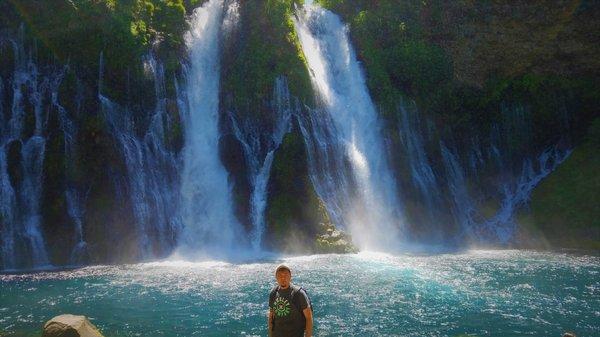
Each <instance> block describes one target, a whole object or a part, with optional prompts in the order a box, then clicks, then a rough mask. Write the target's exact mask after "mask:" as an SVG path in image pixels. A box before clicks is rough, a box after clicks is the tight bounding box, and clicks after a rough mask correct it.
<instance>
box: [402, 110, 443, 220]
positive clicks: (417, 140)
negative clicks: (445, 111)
mask: <svg viewBox="0 0 600 337" xmlns="http://www.w3.org/2000/svg"><path fill="white" fill-rule="evenodd" d="M398 109H399V111H400V140H401V142H402V145H403V147H404V149H405V151H406V157H407V160H408V163H409V167H410V176H411V181H412V183H413V185H414V187H416V189H417V191H418V192H419V193H420V195H421V198H422V200H423V201H424V203H425V206H426V208H427V216H428V220H429V222H431V223H432V222H434V221H435V215H434V211H435V210H436V209H437V208H438V207H439V206H440V205H441V203H442V200H441V197H440V195H439V193H435V191H436V190H438V181H437V179H436V177H435V173H434V171H433V168H432V166H431V164H430V162H429V159H428V156H427V152H426V151H425V142H424V139H423V136H422V134H423V131H422V129H421V127H420V123H419V122H420V120H419V116H418V110H417V108H416V105H415V104H414V102H413V103H412V104H407V103H405V102H400V105H399V107H398Z"/></svg>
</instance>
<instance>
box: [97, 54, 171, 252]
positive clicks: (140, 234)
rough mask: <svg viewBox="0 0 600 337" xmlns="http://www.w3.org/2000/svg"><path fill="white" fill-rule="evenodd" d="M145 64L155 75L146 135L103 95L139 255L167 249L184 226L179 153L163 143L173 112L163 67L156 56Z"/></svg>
mask: <svg viewBox="0 0 600 337" xmlns="http://www.w3.org/2000/svg"><path fill="white" fill-rule="evenodd" d="M100 63H101V64H102V62H100ZM144 64H145V68H146V70H147V71H148V72H149V73H150V75H151V76H152V77H153V79H154V83H155V95H156V106H155V110H154V113H153V114H151V116H150V122H149V127H148V129H147V131H146V132H145V134H144V135H143V137H141V139H140V138H139V137H137V136H136V128H135V124H134V121H133V117H132V116H131V112H130V111H129V110H128V109H127V108H124V107H121V106H120V105H118V104H116V103H114V102H112V101H111V100H109V99H108V98H107V97H105V96H104V95H102V94H101V93H100V94H99V95H98V98H99V100H100V104H101V109H102V113H103V114H104V117H105V119H106V121H107V124H108V128H109V130H110V132H111V134H112V135H113V137H114V139H115V140H116V141H117V142H118V144H119V145H120V148H119V150H120V152H121V155H122V156H123V158H124V160H125V164H126V167H127V185H128V192H129V196H130V198H131V203H132V207H133V214H134V216H135V225H136V234H137V235H136V238H137V240H138V255H139V256H138V258H139V259H147V258H151V257H155V256H161V255H165V254H166V253H168V252H169V251H170V249H171V248H172V246H173V245H174V243H175V237H176V234H177V233H178V232H179V230H180V223H179V219H178V217H177V212H176V202H177V200H178V189H177V180H176V172H177V167H178V165H177V160H176V157H175V154H174V153H173V152H171V151H169V150H168V149H167V148H166V146H165V144H164V140H165V123H166V124H167V126H168V125H170V117H169V116H168V114H167V112H166V103H165V100H166V98H165V92H164V79H163V78H164V77H163V69H162V66H161V65H160V64H158V63H157V62H156V60H155V59H154V58H153V57H152V56H148V57H147V58H146V59H145V60H144ZM101 72H102V70H101ZM100 78H102V76H100ZM100 88H101V85H100Z"/></svg>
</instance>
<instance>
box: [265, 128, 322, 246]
mask: <svg viewBox="0 0 600 337" xmlns="http://www.w3.org/2000/svg"><path fill="white" fill-rule="evenodd" d="M267 204H268V209H267V212H266V220H267V228H268V230H267V241H268V242H269V243H270V244H271V245H273V246H274V247H275V248H278V249H281V250H292V251H299V250H300V251H304V252H307V251H313V249H314V248H315V247H314V246H315V244H316V243H317V242H316V234H317V233H318V232H319V224H322V223H328V222H329V220H328V217H327V213H326V211H325V209H324V207H322V203H321V202H320V200H319V198H318V196H317V194H316V193H315V191H314V189H313V185H312V183H311V181H310V178H309V176H308V163H307V159H306V150H305V148H304V141H303V139H302V136H301V135H300V133H299V131H297V130H295V131H294V132H292V133H288V134H287V135H286V136H285V137H284V139H283V142H282V144H281V146H280V147H279V149H278V150H277V152H276V153H275V158H274V159H273V168H272V171H271V178H270V181H269V193H268V203H267ZM294 244H297V246H294Z"/></svg>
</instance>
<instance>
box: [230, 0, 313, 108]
mask: <svg viewBox="0 0 600 337" xmlns="http://www.w3.org/2000/svg"><path fill="white" fill-rule="evenodd" d="M294 3H295V1H293V0H266V1H244V2H242V3H241V8H240V12H241V19H240V23H239V24H240V26H241V27H243V28H242V29H241V31H239V32H238V36H237V38H235V41H234V45H233V46H232V47H231V50H230V53H233V55H225V60H224V61H225V62H223V67H224V68H223V91H224V93H225V94H228V95H231V97H232V98H233V105H234V106H236V107H237V108H238V109H239V110H242V111H243V112H248V111H250V110H252V109H254V110H258V108H257V107H260V106H262V105H263V103H264V102H265V101H266V100H269V99H270V95H271V93H272V92H273V85H274V83H275V79H276V78H277V77H278V76H281V75H284V76H286V77H287V79H288V83H289V84H290V91H291V93H292V95H294V96H296V97H298V98H300V99H301V100H303V101H310V100H311V99H312V91H311V85H310V79H309V76H308V71H307V69H306V66H305V64H304V56H303V54H302V50H301V48H300V46H299V42H298V38H297V36H296V32H295V29H294V24H293V21H292V15H293V11H294ZM252 112H253V113H257V112H259V111H252Z"/></svg>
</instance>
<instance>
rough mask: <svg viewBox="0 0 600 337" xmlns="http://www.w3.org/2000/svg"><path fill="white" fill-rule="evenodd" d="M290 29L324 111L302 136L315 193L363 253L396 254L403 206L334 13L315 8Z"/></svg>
mask: <svg viewBox="0 0 600 337" xmlns="http://www.w3.org/2000/svg"><path fill="white" fill-rule="evenodd" d="M294 23H295V27H296V30H297V32H298V35H299V38H300V43H301V45H302V49H303V51H304V55H305V56H306V60H307V62H308V67H309V68H310V74H311V80H312V83H313V87H314V88H315V91H316V92H317V96H318V98H319V99H320V102H321V104H322V108H323V109H324V110H325V111H326V114H317V115H315V116H310V117H308V119H310V122H308V123H307V122H305V123H304V124H305V125H304V127H303V128H304V129H305V132H304V135H305V137H307V136H308V138H310V137H315V138H316V139H309V140H307V145H308V147H309V151H311V148H312V150H316V151H315V152H314V153H313V154H312V155H311V158H310V160H311V165H312V166H313V169H311V170H312V171H313V173H314V175H313V181H315V186H316V189H317V193H318V194H319V195H320V196H321V198H323V199H324V200H325V202H326V204H327V206H328V209H330V210H333V212H332V213H335V212H337V211H338V209H339V210H341V212H342V213H343V215H342V216H341V217H340V216H339V215H335V214H334V215H335V216H334V218H337V220H338V221H339V219H340V218H343V224H345V225H346V226H348V228H349V229H350V231H351V232H352V234H354V238H355V241H357V243H358V244H359V246H360V247H361V248H365V249H384V250H390V249H395V248H396V249H397V248H398V242H399V240H400V232H401V230H402V225H403V215H402V209H401V204H400V201H399V200H398V196H397V190H396V189H397V188H396V182H395V179H394V176H393V174H392V172H391V170H390V169H389V166H388V165H389V164H388V162H387V155H386V151H385V147H384V142H383V139H382V137H381V125H380V121H379V119H378V116H377V111H376V109H375V107H374V105H373V102H372V101H371V98H370V96H369V93H368V90H367V87H366V85H365V80H364V76H363V74H362V71H361V69H360V66H359V63H358V61H357V60H356V56H355V53H354V50H353V48H352V46H351V44H350V41H349V38H348V32H347V28H346V27H345V26H344V24H343V23H342V22H341V20H340V19H339V17H338V16H337V15H335V14H333V13H332V12H329V11H327V10H325V9H322V8H320V7H317V6H313V5H306V6H304V7H303V8H302V9H300V10H298V11H297V16H296V18H295V20H294ZM315 114H316V113H315ZM309 127H310V128H311V130H310V131H309V130H307V128H309ZM316 144H320V145H326V148H323V147H322V146H315V145H316ZM340 151H343V152H340ZM332 159H333V160H334V161H336V162H337V163H332V162H331V160H332ZM340 159H342V160H341V161H340ZM315 160H316V161H318V162H319V163H315ZM342 162H347V163H348V168H349V171H350V172H351V176H347V175H348V173H347V171H346V170H345V169H344V168H343V167H340V163H342ZM317 167H318V168H317ZM332 170H335V171H337V172H331V171H332ZM335 176H337V177H335ZM339 176H345V177H343V178H342V179H338V177H339ZM332 177H335V179H332ZM340 195H344V196H351V199H350V200H343V199H344V197H341V198H340V197H339V196H340ZM332 199H333V200H332ZM330 206H332V207H330Z"/></svg>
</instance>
